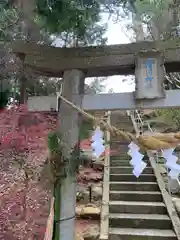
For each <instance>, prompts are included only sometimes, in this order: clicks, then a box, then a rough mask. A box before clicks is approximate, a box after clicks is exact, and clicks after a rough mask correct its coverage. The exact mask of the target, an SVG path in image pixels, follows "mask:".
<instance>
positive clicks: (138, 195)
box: [109, 191, 163, 202]
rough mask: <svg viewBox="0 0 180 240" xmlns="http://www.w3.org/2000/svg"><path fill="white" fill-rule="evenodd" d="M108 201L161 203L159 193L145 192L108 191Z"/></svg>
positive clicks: (161, 199)
mask: <svg viewBox="0 0 180 240" xmlns="http://www.w3.org/2000/svg"><path fill="white" fill-rule="evenodd" d="M109 199H110V201H139V202H140V201H142V202H149V201H151V202H162V201H163V198H162V195H161V192H146V191H139V192H137V191H110V192H109Z"/></svg>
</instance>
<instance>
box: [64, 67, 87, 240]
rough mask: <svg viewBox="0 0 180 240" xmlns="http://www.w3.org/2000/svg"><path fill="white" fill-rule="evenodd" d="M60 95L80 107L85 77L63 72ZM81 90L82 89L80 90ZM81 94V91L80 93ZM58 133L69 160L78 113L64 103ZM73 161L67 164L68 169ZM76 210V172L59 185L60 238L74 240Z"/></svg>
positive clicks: (75, 142)
mask: <svg viewBox="0 0 180 240" xmlns="http://www.w3.org/2000/svg"><path fill="white" fill-rule="evenodd" d="M63 78H64V79H63V80H64V81H63V88H62V95H63V96H64V97H65V98H66V99H68V100H69V101H71V102H73V103H74V104H75V105H80V106H81V100H82V98H81V97H80V94H79V93H80V88H81V86H82V85H84V79H85V75H84V73H82V72H81V71H79V70H69V71H65V73H64V76H63ZM81 90H82V89H81ZM81 92H82V91H81ZM60 133H61V135H60V136H61V139H62V143H63V144H64V149H63V155H64V156H65V157H67V158H70V155H71V152H72V148H74V146H75V145H76V144H77V142H78V140H79V113H78V112H77V111H76V110H74V109H72V107H70V106H68V105H67V104H66V103H65V102H63V101H62V102H61V105H60ZM73 164H74V161H71V162H69V165H70V168H72V165H73ZM75 208H76V172H75V171H74V172H71V173H68V175H67V177H66V178H65V179H64V180H63V181H62V183H61V207H60V219H61V220H60V223H59V229H60V238H59V239H61V240H74V236H75Z"/></svg>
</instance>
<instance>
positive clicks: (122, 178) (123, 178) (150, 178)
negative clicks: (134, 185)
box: [110, 174, 156, 182]
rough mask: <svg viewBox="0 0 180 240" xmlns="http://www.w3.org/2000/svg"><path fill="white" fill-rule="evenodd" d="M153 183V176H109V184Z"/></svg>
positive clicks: (154, 178) (154, 179)
mask: <svg viewBox="0 0 180 240" xmlns="http://www.w3.org/2000/svg"><path fill="white" fill-rule="evenodd" d="M118 181H121V182H133V181H135V182H155V181H156V177H155V175H154V174H141V175H140V176H139V177H138V178H137V177H136V176H134V175H133V174H110V182H118Z"/></svg>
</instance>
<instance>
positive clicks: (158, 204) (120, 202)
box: [109, 201, 165, 207]
mask: <svg viewBox="0 0 180 240" xmlns="http://www.w3.org/2000/svg"><path fill="white" fill-rule="evenodd" d="M109 205H129V206H155V207H164V206H165V204H164V203H163V202H139V201H109Z"/></svg>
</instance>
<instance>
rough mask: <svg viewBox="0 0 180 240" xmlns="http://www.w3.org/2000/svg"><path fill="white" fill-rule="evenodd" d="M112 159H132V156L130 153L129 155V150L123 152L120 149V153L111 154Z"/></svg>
mask: <svg viewBox="0 0 180 240" xmlns="http://www.w3.org/2000/svg"><path fill="white" fill-rule="evenodd" d="M116 151H117V149H116ZM110 159H111V160H112V161H113V160H124V159H131V157H130V156H129V155H127V152H121V151H119V153H118V154H116V155H114V156H111V158H110Z"/></svg>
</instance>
